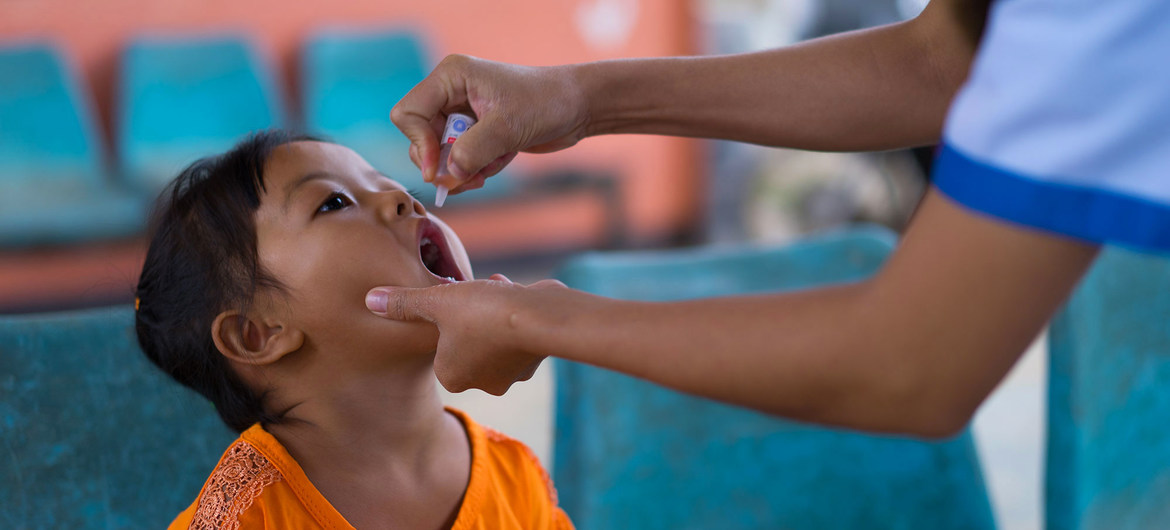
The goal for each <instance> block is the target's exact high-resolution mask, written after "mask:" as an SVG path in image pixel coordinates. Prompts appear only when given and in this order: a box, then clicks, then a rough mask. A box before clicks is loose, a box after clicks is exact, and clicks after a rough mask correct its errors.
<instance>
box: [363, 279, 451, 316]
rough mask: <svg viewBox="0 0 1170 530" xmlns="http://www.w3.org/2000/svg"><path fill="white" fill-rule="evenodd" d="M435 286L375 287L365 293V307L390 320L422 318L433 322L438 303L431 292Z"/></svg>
mask: <svg viewBox="0 0 1170 530" xmlns="http://www.w3.org/2000/svg"><path fill="white" fill-rule="evenodd" d="M436 287H442V286H436ZM436 287H424V288H409V287H375V288H373V289H370V291H369V292H367V293H366V308H367V309H369V310H370V312H372V313H374V314H375V315H378V316H380V317H382V318H386V319H390V320H407V321H409V320H424V321H427V322H430V323H432V324H434V323H435V312H436V311H435V309H436V306H437V305H438V304H439V301H438V300H437V294H436V293H434V292H433V291H434V290H435V289H436Z"/></svg>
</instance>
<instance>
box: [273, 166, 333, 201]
mask: <svg viewBox="0 0 1170 530" xmlns="http://www.w3.org/2000/svg"><path fill="white" fill-rule="evenodd" d="M328 178H333V174H331V173H327V172H324V171H314V172H312V173H309V174H307V175H304V176H302V177H301V178H299V179H297V180H295V181H293V182H290V183H288V185H287V186H285V187H284V209H285V210H288V205H289V204H292V199H293V195H295V194H296V192H297V191H300V189H301V187H302V186H304V185H305V183H307V182H310V181H314V180H321V179H328Z"/></svg>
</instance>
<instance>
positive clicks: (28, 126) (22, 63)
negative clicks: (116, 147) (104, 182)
mask: <svg viewBox="0 0 1170 530" xmlns="http://www.w3.org/2000/svg"><path fill="white" fill-rule="evenodd" d="M101 150H102V148H101V143H100V140H99V139H98V136H97V132H96V129H95V127H94V123H93V116H92V109H91V107H90V104H89V99H88V96H87V95H85V92H84V91H82V90H80V89H79V85H78V83H77V80H76V78H75V76H74V75H73V72H71V71H69V70H68V69H67V68H66V65H65V63H64V62H63V61H62V59H61V58H60V56H59V55H58V54H57V52H56V50H55V49H53V47H52V46H50V45H48V44H39V43H28V44H21V45H5V46H3V47H0V186H3V187H4V188H5V189H13V188H15V187H18V186H25V185H30V184H50V185H58V186H59V185H69V184H78V183H80V184H82V185H83V186H91V185H95V184H97V183H98V182H99V180H100V178H101V175H102V171H101V170H102V162H101V158H102V155H101Z"/></svg>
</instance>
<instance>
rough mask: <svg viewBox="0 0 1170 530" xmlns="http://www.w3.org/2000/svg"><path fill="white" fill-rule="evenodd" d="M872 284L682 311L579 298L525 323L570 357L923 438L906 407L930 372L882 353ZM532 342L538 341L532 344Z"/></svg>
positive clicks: (828, 420) (687, 305) (755, 403)
mask: <svg viewBox="0 0 1170 530" xmlns="http://www.w3.org/2000/svg"><path fill="white" fill-rule="evenodd" d="M867 289H868V285H867V284H865V283H860V284H851V285H842V286H837V287H831V288H826V289H818V290H815V291H805V292H796V293H789V294H775V295H764V296H755V297H737V298H720V299H708V300H694V301H685V302H672V303H647V302H629V301H618V300H611V299H606V298H600V297H593V296H591V295H578V296H579V298H578V299H576V300H574V302H573V303H571V304H568V303H567V304H563V305H561V306H560V307H562V308H564V309H566V310H567V311H563V312H561V311H542V312H540V313H539V314H538V315H534V320H533V321H532V325H531V326H525V325H520V326H519V329H521V330H522V332H526V333H531V335H527V336H526V339H525V342H529V341H531V342H530V343H531V344H533V345H534V346H537V347H538V348H539V349H540V350H539V351H545V352H554V353H555V355H557V356H560V357H562V358H565V359H569V360H574V361H579V362H584V363H589V364H593V365H597V366H601V367H604V368H608V369H612V370H616V371H619V372H623V373H626V374H629V375H632V376H635V377H639V378H643V379H648V380H651V381H654V382H656V383H658V384H661V385H664V386H668V387H672V388H675V389H678V390H681V391H683V392H687V393H691V394H697V395H701V396H705V397H708V398H712V399H716V400H719V401H724V402H728V403H733V404H737V405H741V406H745V407H749V408H753V409H757V410H760V411H763V412H767V413H770V414H776V415H780V416H785V417H789V418H794V419H798V420H804V421H811V422H817V423H824V424H832V425H839V426H846V427H851V428H858V429H865V430H874V431H887V432H903V433H906V432H918V431H921V430H922V429H920V427H919V426H918V424H917V423H916V422H917V416H916V414H915V413H913V411H910V410H907V408H906V404H907V402H908V401H909V397H910V396H912V395H914V394H915V392H916V390H915V386H916V385H917V384H918V383H919V382H920V381H921V380H922V378H921V377H919V371H918V370H917V368H925V367H924V366H922V365H915V364H913V363H906V362H900V361H897V360H895V359H893V358H891V355H890V354H897V353H899V352H893V351H880V350H878V349H877V348H875V343H876V342H880V341H876V340H875V339H876V338H877V337H878V336H880V335H881V334H882V333H890V332H891V331H892V330H880V329H872V326H871V324H870V323H871V322H872V321H873V319H872V318H870V317H869V315H867V314H866V313H867V312H870V311H872V308H867V307H866V303H865V299H866V290H867ZM529 337H531V338H529Z"/></svg>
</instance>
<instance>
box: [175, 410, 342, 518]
mask: <svg viewBox="0 0 1170 530" xmlns="http://www.w3.org/2000/svg"><path fill="white" fill-rule="evenodd" d="M170 528H172V529H178V528H352V527H351V526H350V525H349V524H348V523H346V522H345V520H344V519H342V518H340V515H338V514H337V513H336V511H335V510H333V509H332V507H331V506H329V504H328V502H326V501H325V500H324V498H323V497H321V495H320V494H319V493H318V492H317V491H316V490H315V489H313V488H312V486H311V484H309V483H308V479H307V478H306V477H305V476H304V472H303V471H302V470H301V468H300V466H299V465H297V464H296V462H295V461H294V460H293V459H292V457H291V456H290V455H289V454H288V452H287V451H286V450H285V449H284V447H283V446H282V445H280V442H278V441H277V440H276V438H274V437H273V436H272V435H271V434H269V433H268V432H267V431H265V430H264V429H263V428H262V427H261V426H260V425H258V424H257V425H253V426H252V427H251V428H249V429H248V430H246V431H244V432H243V433H242V434H241V435H240V437H239V438H237V439H236V441H235V442H233V443H232V444H231V445H230V446H228V448H227V450H226V451H224V453H223V456H222V457H220V459H219V463H217V464H216V466H215V469H213V470H212V472H211V475H210V476H209V477H208V478H207V481H206V482H205V483H204V484H203V489H201V490H200V492H199V496H198V497H197V498H196V499H195V501H194V502H193V503H191V506H189V507H188V508H187V509H186V510H184V511H183V512H182V513H180V514H179V515H178V517H176V518H175V520H174V521H173V522H172V523H171V525H170Z"/></svg>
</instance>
